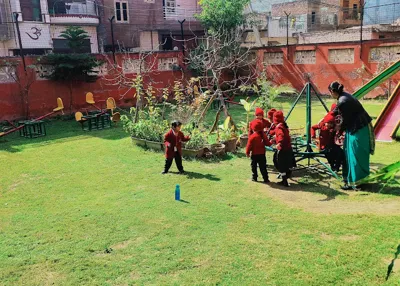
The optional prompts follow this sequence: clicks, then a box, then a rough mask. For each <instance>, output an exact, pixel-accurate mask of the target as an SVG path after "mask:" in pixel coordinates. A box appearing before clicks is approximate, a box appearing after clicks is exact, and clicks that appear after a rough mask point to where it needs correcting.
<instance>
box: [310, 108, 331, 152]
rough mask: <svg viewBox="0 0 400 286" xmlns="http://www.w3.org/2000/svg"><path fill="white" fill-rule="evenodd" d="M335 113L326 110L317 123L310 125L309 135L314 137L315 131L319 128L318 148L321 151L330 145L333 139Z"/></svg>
mask: <svg viewBox="0 0 400 286" xmlns="http://www.w3.org/2000/svg"><path fill="white" fill-rule="evenodd" d="M334 128H335V115H334V114H333V112H328V114H327V115H325V117H324V118H323V119H322V120H321V121H320V122H319V123H318V124H315V125H313V126H312V127H311V137H312V138H316V131H317V130H319V136H318V137H319V149H320V150H321V151H323V150H327V149H329V148H331V147H332V145H333V141H334V136H335V134H334Z"/></svg>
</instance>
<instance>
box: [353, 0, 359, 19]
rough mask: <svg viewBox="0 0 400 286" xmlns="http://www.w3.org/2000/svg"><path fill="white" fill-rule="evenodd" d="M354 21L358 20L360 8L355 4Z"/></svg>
mask: <svg viewBox="0 0 400 286" xmlns="http://www.w3.org/2000/svg"><path fill="white" fill-rule="evenodd" d="M353 19H354V20H358V6H357V4H353Z"/></svg>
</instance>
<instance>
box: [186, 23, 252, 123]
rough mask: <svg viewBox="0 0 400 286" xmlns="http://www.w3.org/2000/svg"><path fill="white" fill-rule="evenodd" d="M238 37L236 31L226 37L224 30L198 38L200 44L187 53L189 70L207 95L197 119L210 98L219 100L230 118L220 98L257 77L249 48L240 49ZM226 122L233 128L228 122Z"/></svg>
mask: <svg viewBox="0 0 400 286" xmlns="http://www.w3.org/2000/svg"><path fill="white" fill-rule="evenodd" d="M241 37H242V31H241V30H240V29H236V30H235V31H234V32H231V33H230V36H227V34H226V32H224V31H218V32H217V31H215V32H213V33H211V34H208V35H206V36H204V37H201V38H200V39H199V40H200V42H201V43H202V44H201V45H200V46H198V47H197V48H196V49H195V50H193V51H192V52H191V53H190V54H189V59H188V62H189V68H190V69H192V70H195V71H196V72H197V75H198V76H199V78H200V80H201V83H202V85H203V86H202V88H204V87H205V88H206V89H207V90H208V91H209V92H210V96H211V98H210V101H209V103H208V104H207V106H206V108H205V109H204V111H203V113H202V116H201V117H200V120H201V119H202V118H203V117H204V115H205V113H206V111H207V108H209V106H210V105H211V102H212V101H213V100H214V99H217V100H219V101H220V103H221V107H222V109H221V111H223V112H224V114H225V116H226V117H231V116H230V115H229V112H228V109H227V108H226V105H225V96H224V95H228V94H231V93H234V92H236V91H238V90H239V89H240V86H242V85H249V84H251V83H252V82H253V81H254V80H255V78H256V76H257V74H256V69H255V58H254V57H253V56H252V55H253V53H252V52H251V51H250V49H249V48H244V47H241ZM228 74H229V77H228V76H227V75H228ZM217 117H218V115H217ZM230 123H231V124H232V125H235V123H234V122H233V120H232V119H231V121H230Z"/></svg>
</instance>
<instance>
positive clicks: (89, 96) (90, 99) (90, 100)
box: [86, 92, 95, 104]
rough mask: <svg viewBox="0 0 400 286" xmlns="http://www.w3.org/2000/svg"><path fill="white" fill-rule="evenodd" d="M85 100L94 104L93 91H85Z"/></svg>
mask: <svg viewBox="0 0 400 286" xmlns="http://www.w3.org/2000/svg"><path fill="white" fill-rule="evenodd" d="M86 102H87V103H89V104H95V102H94V96H93V93H91V92H88V93H86Z"/></svg>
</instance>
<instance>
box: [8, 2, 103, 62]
mask: <svg viewBox="0 0 400 286" xmlns="http://www.w3.org/2000/svg"><path fill="white" fill-rule="evenodd" d="M0 1H2V2H0V7H1V10H0V12H1V13H0V15H1V17H2V18H1V20H2V21H1V23H2V24H0V56H13V55H18V54H19V51H20V47H19V41H18V34H17V25H16V21H18V26H19V31H20V36H21V42H22V48H23V50H24V54H33V55H41V54H45V53H48V52H51V51H55V52H57V51H59V52H68V49H69V48H68V45H67V43H66V40H65V39H63V38H61V37H60V33H61V32H63V31H64V30H65V29H66V28H67V27H68V26H71V25H74V26H81V27H82V29H84V30H85V31H86V32H87V33H88V35H89V37H90V38H89V40H88V41H87V49H86V51H87V52H91V53H97V52H98V51H99V45H98V40H97V27H98V25H99V13H98V11H99V9H98V7H99V3H98V2H96V1H92V0H79V1H78V0H71V1H65V0H11V1H9V2H8V1H6V0H0ZM3 17H4V18H3ZM3 19H4V20H3Z"/></svg>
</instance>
